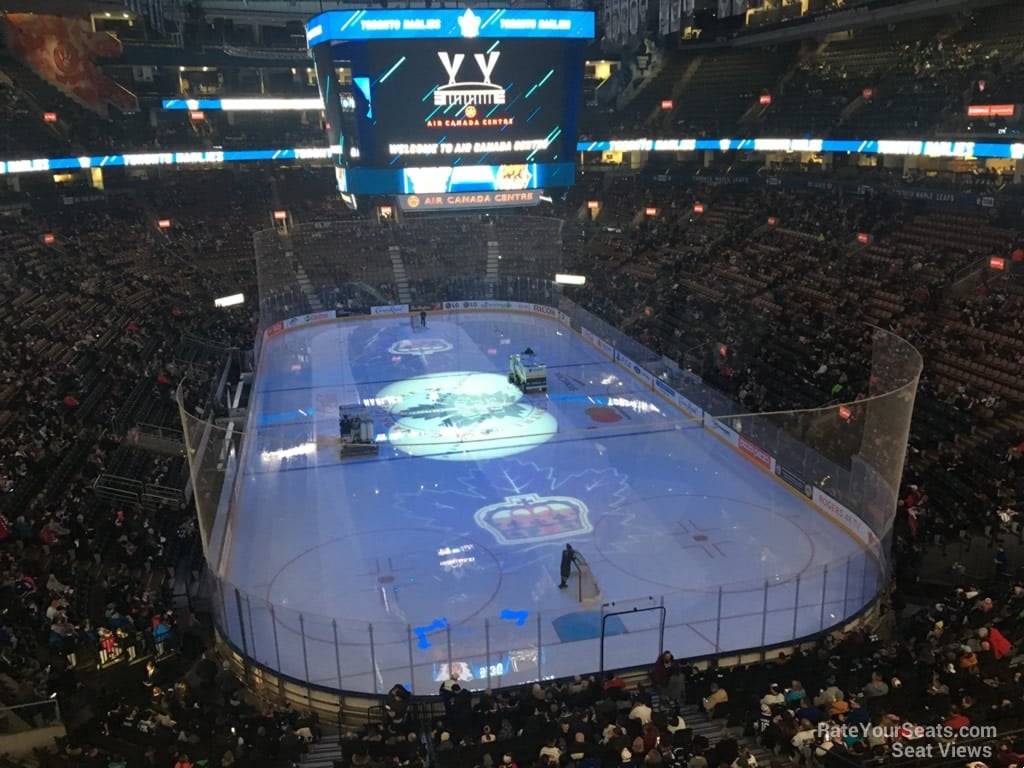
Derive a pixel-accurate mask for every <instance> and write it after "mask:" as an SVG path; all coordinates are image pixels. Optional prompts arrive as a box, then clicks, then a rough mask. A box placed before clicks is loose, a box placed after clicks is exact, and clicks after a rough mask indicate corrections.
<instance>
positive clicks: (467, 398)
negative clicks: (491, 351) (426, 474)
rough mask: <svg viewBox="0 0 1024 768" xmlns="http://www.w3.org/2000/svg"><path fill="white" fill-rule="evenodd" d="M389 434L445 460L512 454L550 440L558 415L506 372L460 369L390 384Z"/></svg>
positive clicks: (405, 447) (383, 397)
mask: <svg viewBox="0 0 1024 768" xmlns="http://www.w3.org/2000/svg"><path fill="white" fill-rule="evenodd" d="M377 400H378V401H379V402H385V403H387V404H388V406H389V410H388V414H389V417H390V419H391V421H392V423H391V424H389V425H388V432H387V434H388V440H389V441H390V442H391V444H392V445H393V446H394V447H395V448H397V449H399V450H400V451H402V452H404V453H407V454H409V455H411V456H423V457H427V458H433V459H441V460H445V461H483V460H486V459H496V458H500V457H502V456H512V455H514V454H517V453H522V452H523V451H528V450H530V449H531V448H534V447H536V446H538V445H541V444H543V443H545V442H547V441H548V440H549V439H550V438H551V437H552V435H554V434H555V433H556V432H557V431H558V422H557V421H556V420H555V417H554V416H552V415H551V414H550V413H548V412H547V411H545V410H542V409H541V408H538V407H536V406H535V405H533V403H531V402H530V401H529V400H528V399H527V398H525V397H524V395H523V393H522V392H521V391H520V390H519V389H518V388H516V387H515V386H513V385H512V384H510V383H509V382H508V379H507V378H506V377H505V376H500V375H498V374H494V373H475V372H471V371H460V372H456V373H446V374H439V375H432V376H418V377H416V378H413V379H406V380H404V381H400V382H396V383H394V384H390V385H389V386H387V387H385V388H384V389H382V390H381V391H380V392H379V393H378V394H377Z"/></svg>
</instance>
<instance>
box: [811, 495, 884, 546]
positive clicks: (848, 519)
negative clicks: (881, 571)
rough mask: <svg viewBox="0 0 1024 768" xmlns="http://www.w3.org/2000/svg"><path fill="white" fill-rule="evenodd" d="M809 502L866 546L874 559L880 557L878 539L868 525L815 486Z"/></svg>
mask: <svg viewBox="0 0 1024 768" xmlns="http://www.w3.org/2000/svg"><path fill="white" fill-rule="evenodd" d="M811 500H812V501H813V502H814V503H815V504H816V505H817V506H818V507H819V508H820V509H822V510H823V511H824V512H825V514H827V515H828V516H829V517H831V518H832V520H833V521H835V522H836V523H838V524H839V525H840V526H841V527H843V528H845V529H846V530H848V531H849V532H850V533H851V534H853V536H854V537H855V538H857V539H858V540H859V541H860V542H861V543H862V544H864V546H866V547H867V548H868V549H869V550H870V551H871V552H872V553H873V554H874V555H875V557H877V558H880V557H881V552H882V546H881V543H880V542H879V541H878V537H877V536H875V533H874V531H872V530H871V528H869V527H868V524H867V523H865V522H864V521H863V520H861V519H860V518H859V517H858V516H857V515H856V514H854V512H853V511H851V510H850V509H849V508H848V507H846V506H844V505H843V504H840V503H839V502H838V501H836V500H835V499H833V498H832V497H831V496H829V495H828V494H827V493H825V492H824V491H823V490H821V488H818V487H817V486H815V487H814V490H813V491H812V496H811Z"/></svg>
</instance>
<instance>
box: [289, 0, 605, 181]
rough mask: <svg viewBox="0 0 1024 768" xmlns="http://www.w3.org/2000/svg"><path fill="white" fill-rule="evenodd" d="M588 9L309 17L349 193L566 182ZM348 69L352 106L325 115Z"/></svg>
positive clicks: (571, 169)
mask: <svg viewBox="0 0 1024 768" xmlns="http://www.w3.org/2000/svg"><path fill="white" fill-rule="evenodd" d="M593 32H594V16H593V13H591V12H586V11H545V10H512V9H500V10H481V11H479V12H474V11H473V10H472V9H468V8H467V9H465V10H459V11H456V10H439V11H433V10H425V11H336V12H330V13H326V14H321V15H320V16H317V17H316V18H314V19H313V20H312V21H310V22H309V24H308V25H307V39H308V40H309V43H310V46H311V47H313V48H314V51H313V53H314V57H313V58H314V61H315V62H316V64H317V78H318V81H319V83H320V88H321V92H322V93H323V95H324V105H325V109H326V110H327V112H328V114H327V122H328V124H329V126H335V127H334V128H333V131H332V129H331V128H329V129H328V130H329V132H330V134H329V139H330V142H329V143H330V144H331V145H332V146H337V147H339V148H341V152H340V153H339V156H338V164H339V173H338V174H337V176H338V182H339V187H340V188H341V189H342V191H345V192H351V193H355V194H434V193H449V192H476V191H481V192H483V191H497V190H525V189H539V188H542V187H563V186H571V185H572V184H573V183H574V182H575V151H576V118H577V112H578V111H579V104H580V94H581V89H582V81H583V54H584V46H585V45H586V42H587V41H588V40H589V39H590V38H591V37H592V36H593ZM339 66H348V67H349V69H350V71H351V78H352V97H353V100H354V104H355V106H354V110H352V112H349V113H348V114H347V115H343V114H342V112H341V110H340V109H339V110H336V111H335V112H334V114H332V113H331V112H332V108H333V106H334V105H335V103H339V101H340V100H339V96H338V94H339V93H340V87H337V84H336V82H335V78H336V70H337V68H338V67H339Z"/></svg>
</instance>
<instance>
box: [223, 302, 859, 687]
mask: <svg viewBox="0 0 1024 768" xmlns="http://www.w3.org/2000/svg"><path fill="white" fill-rule="evenodd" d="M526 348H531V349H532V350H534V351H535V353H536V355H537V357H538V358H539V359H541V360H543V361H544V362H545V363H546V364H547V374H548V385H549V390H548V392H547V393H543V394H532V395H529V396H527V395H523V394H522V393H520V392H519V390H518V389H517V388H515V387H514V386H513V385H512V384H509V383H508V378H507V373H508V357H509V355H510V354H512V353H518V352H522V351H524V350H525V349H526ZM355 404H361V405H360V407H363V408H365V409H366V410H367V411H368V413H369V414H370V415H371V416H372V417H373V419H374V432H375V440H377V441H378V444H379V446H380V453H379V455H378V456H371V457H366V458H357V459H345V460H342V459H341V458H340V446H339V442H340V441H339V423H338V407H339V405H355ZM240 465H241V468H242V470H241V476H240V478H239V479H238V483H239V487H238V489H237V493H236V497H235V499H236V500H235V504H234V506H233V508H232V509H231V512H230V517H229V523H228V530H227V534H226V538H225V549H224V552H225V559H224V561H223V563H222V569H221V573H222V575H223V578H224V580H225V581H226V582H228V583H229V584H230V586H231V587H233V588H236V589H237V590H238V593H239V595H240V596H241V598H240V599H237V600H236V598H235V593H234V589H226V590H224V592H225V598H224V606H223V610H224V613H225V617H226V618H225V622H226V626H227V633H228V635H229V639H230V640H231V641H232V642H233V644H234V645H235V646H236V647H238V648H239V649H243V647H244V648H245V650H246V652H247V653H248V655H249V656H251V657H253V658H255V659H256V660H257V661H259V662H260V663H262V664H265V665H267V666H268V667H270V668H272V669H276V670H278V671H281V672H283V673H284V674H286V675H289V676H291V677H294V678H298V679H300V680H305V679H308V680H309V681H310V682H313V683H315V684H318V685H323V686H326V687H330V688H337V687H339V686H340V687H342V688H343V689H345V690H350V691H363V692H374V691H386V690H387V689H388V688H389V687H390V686H391V685H392V684H394V683H404V684H406V685H407V686H409V687H410V688H412V689H413V690H414V692H416V693H435V692H436V690H437V686H438V681H440V680H443V679H445V678H446V677H447V675H448V672H449V662H451V663H452V664H453V665H454V667H455V670H456V671H457V672H458V673H459V674H460V675H461V676H462V678H463V679H464V680H467V681H468V685H470V687H473V688H484V687H499V686H502V685H511V684H517V683H522V682H526V681H530V680H535V679H537V678H538V677H540V678H551V677H563V676H567V675H573V674H577V673H587V672H593V671H596V670H597V669H598V666H599V663H600V653H601V649H600V645H601V643H600V641H599V637H600V634H601V625H602V604H604V606H605V607H604V608H603V611H604V613H605V614H613V613H615V614H618V613H619V612H621V611H629V612H630V613H627V614H621V615H609V616H608V617H607V618H606V619H605V622H604V624H605V635H606V640H605V646H604V667H605V668H606V669H614V668H621V667H625V666H637V665H646V664H649V663H652V662H653V661H654V659H655V656H656V655H657V652H658V637H659V624H660V622H661V620H662V615H664V624H665V627H664V645H665V648H666V649H668V650H671V651H672V652H673V653H674V654H675V655H676V657H678V658H686V657H697V656H702V655H708V654H711V653H714V652H715V651H716V650H719V651H728V650H739V649H749V648H755V647H758V646H761V645H763V644H771V643H778V642H783V641H786V640H790V639H793V638H794V637H802V636H806V635H808V634H811V633H813V632H816V631H818V630H819V629H820V628H822V627H828V626H832V625H834V624H837V623H838V622H840V621H841V620H842V619H843V618H845V617H846V616H849V615H852V614H854V613H856V612H857V611H858V610H860V609H861V608H862V607H863V605H864V604H865V603H866V602H867V601H868V600H870V599H871V598H872V597H873V596H874V593H875V592H876V591H877V588H878V571H877V564H876V563H875V561H874V560H873V559H871V557H869V556H867V555H866V554H865V553H864V551H863V548H862V547H861V545H860V544H859V543H858V542H857V541H855V540H854V539H853V538H852V537H851V536H850V535H849V534H848V533H846V532H845V531H843V530H842V529H840V528H838V527H836V526H835V525H834V524H832V523H831V522H829V521H828V519H827V518H826V517H824V516H823V515H822V514H820V513H819V512H818V511H817V510H815V509H814V508H813V507H812V506H810V505H809V504H808V503H807V502H806V501H805V500H804V499H803V498H802V497H800V496H799V495H798V494H797V493H795V492H793V491H791V490H790V489H789V488H788V486H785V485H783V484H782V483H781V482H779V481H777V480H776V479H775V478H774V477H772V476H771V475H769V474H767V473H765V472H763V471H762V470H760V469H759V468H757V467H756V466H754V465H753V464H751V463H750V462H749V461H747V460H746V459H744V458H743V457H742V456H741V455H740V454H738V453H737V452H736V451H735V450H734V449H733V448H732V447H731V446H729V445H727V444H726V443H724V442H722V441H720V440H719V439H717V438H716V437H714V436H713V435H712V434H711V433H709V432H708V431H706V430H704V429H702V428H701V426H700V424H699V423H697V422H695V421H693V420H692V419H689V418H688V416H687V415H686V414H684V413H683V412H681V411H679V410H677V409H676V408H675V407H673V406H672V405H670V404H669V403H668V402H666V401H665V400H663V399H662V398H661V397H659V396H658V395H657V394H655V393H654V392H652V391H651V390H650V389H649V388H648V387H647V386H645V385H644V384H643V383H642V382H641V381H640V380H639V379H637V378H634V377H633V376H632V375H631V374H629V373H628V372H627V371H626V370H625V369H623V368H621V367H620V366H618V365H617V364H616V363H615V362H613V361H611V360H609V359H608V358H607V357H606V356H605V355H604V354H603V353H602V352H601V351H599V350H598V349H596V348H594V347H592V346H591V345H590V344H589V343H588V342H587V341H585V340H584V339H583V338H582V337H581V336H579V335H578V334H576V333H575V332H573V331H572V330H570V329H568V328H566V327H564V326H562V325H561V324H560V323H558V322H557V321H556V320H554V319H548V318H545V317H542V316H534V315H530V314H526V313H500V312H493V311H487V312H462V313H441V312H438V313H434V314H432V316H431V317H430V318H429V319H428V324H427V328H426V329H420V330H416V331H414V330H413V329H412V327H411V324H410V321H409V319H408V318H407V317H404V316H403V317H401V318H399V317H390V316H384V317H381V318H379V319H378V318H372V319H368V318H361V319H358V320H338V321H334V322H328V323H323V324H315V325H309V326H304V327H298V328H295V329H292V330H290V331H287V332H285V333H282V334H280V335H278V336H274V337H271V338H270V339H268V340H267V341H266V342H265V345H264V349H263V357H262V361H261V364H260V367H259V370H258V372H257V376H256V381H255V383H254V387H253V392H252V396H251V398H250V413H249V425H248V428H247V432H246V437H245V440H244V448H243V451H242V457H241V460H240ZM567 542H569V543H572V544H573V546H574V547H575V548H576V549H577V550H578V551H579V552H580V553H582V555H583V556H584V557H585V558H586V560H587V562H588V563H589V565H590V568H591V570H592V571H593V574H594V577H595V580H596V582H597V585H598V587H599V589H600V599H598V600H596V601H589V602H585V603H583V604H581V603H580V601H579V599H578V597H579V595H578V582H577V580H576V576H575V574H574V575H573V578H572V579H571V581H570V588H569V589H565V590H562V589H559V588H558V583H559V572H558V571H559V560H560V552H561V550H562V548H563V547H564V545H565V544H566V543H567ZM611 604H614V605H611ZM662 607H663V608H664V611H662V610H661V609H662ZM634 608H635V609H637V610H636V611H635V612H634V611H633V609H634ZM648 609H650V610H648ZM718 617H722V618H721V620H720V621H719V620H718Z"/></svg>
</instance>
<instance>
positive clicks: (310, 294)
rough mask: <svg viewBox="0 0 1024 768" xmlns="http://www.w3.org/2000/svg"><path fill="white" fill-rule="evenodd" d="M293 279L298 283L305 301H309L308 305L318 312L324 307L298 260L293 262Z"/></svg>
mask: <svg viewBox="0 0 1024 768" xmlns="http://www.w3.org/2000/svg"><path fill="white" fill-rule="evenodd" d="M295 281H296V282H297V283H298V284H299V288H301V289H302V293H303V294H305V296H306V301H308V302H309V306H311V307H312V308H313V311H314V312H319V311H320V310H322V309H323V308H324V305H323V302H321V301H320V295H319V294H318V293H317V292H316V290H315V289H314V288H313V281H312V280H310V279H309V275H307V274H306V270H305V268H303V266H302V264H301V263H300V262H299V261H296V262H295Z"/></svg>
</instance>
